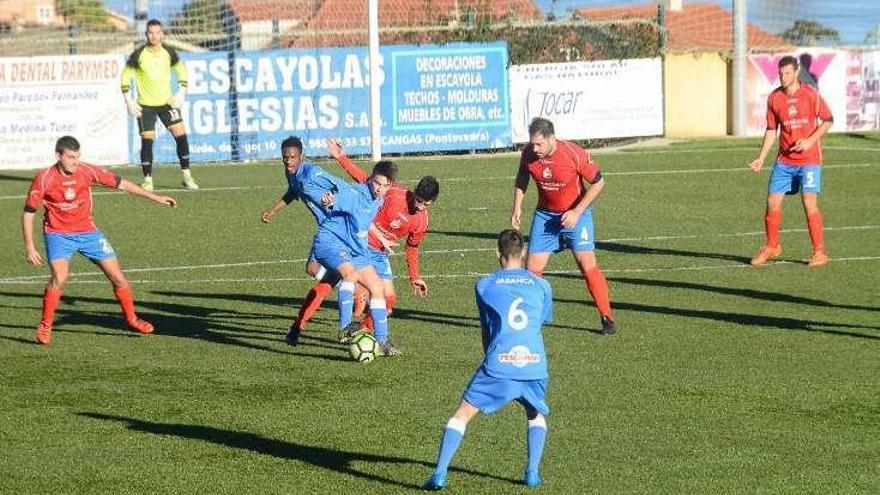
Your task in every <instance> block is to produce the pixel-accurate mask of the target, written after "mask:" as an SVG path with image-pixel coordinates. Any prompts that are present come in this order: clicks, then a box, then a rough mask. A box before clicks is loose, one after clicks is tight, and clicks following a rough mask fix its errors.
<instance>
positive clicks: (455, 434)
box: [434, 418, 467, 476]
mask: <svg viewBox="0 0 880 495" xmlns="http://www.w3.org/2000/svg"><path fill="white" fill-rule="evenodd" d="M466 426H467V425H466V424H465V422H464V421H462V420H460V419H456V418H449V422H448V423H446V429H444V430H443V439H442V440H440V452H439V453H438V454H437V467H436V468H435V469H434V474H439V475H441V476H446V471H447V470H448V469H449V463H450V462H452V456H454V455H455V451H456V450H458V446H459V445H461V439H462V438H464V430H465V427H466Z"/></svg>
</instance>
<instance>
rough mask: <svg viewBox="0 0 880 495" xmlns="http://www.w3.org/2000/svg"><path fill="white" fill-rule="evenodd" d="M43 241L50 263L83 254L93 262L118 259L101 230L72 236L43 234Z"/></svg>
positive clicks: (55, 233)
mask: <svg viewBox="0 0 880 495" xmlns="http://www.w3.org/2000/svg"><path fill="white" fill-rule="evenodd" d="M43 240H44V241H45V244H46V257H47V258H49V262H50V263H51V262H53V261H55V260H60V259H64V260H70V258H72V257H73V255H74V254H76V253H82V255H83V256H85V257H86V258H88V259H90V260H92V261H103V260H107V259H110V258H115V257H116V251H114V250H113V246H111V245H110V243H109V242H108V241H107V239H106V238H105V237H104V233H103V232H101V231H100V230H95V231H93V232H78V233H72V234H62V233H59V232H46V233H45V234H43Z"/></svg>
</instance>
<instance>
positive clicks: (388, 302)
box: [385, 294, 397, 316]
mask: <svg viewBox="0 0 880 495" xmlns="http://www.w3.org/2000/svg"><path fill="white" fill-rule="evenodd" d="M396 302H397V294H394V295H390V296H385V309H387V310H388V316H391V312H392V311H391V310H393V309H394V303H396Z"/></svg>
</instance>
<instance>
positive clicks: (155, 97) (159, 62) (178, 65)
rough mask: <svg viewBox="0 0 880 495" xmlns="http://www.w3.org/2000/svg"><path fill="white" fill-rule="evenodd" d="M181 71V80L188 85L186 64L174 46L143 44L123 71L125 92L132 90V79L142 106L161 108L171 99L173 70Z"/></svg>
mask: <svg viewBox="0 0 880 495" xmlns="http://www.w3.org/2000/svg"><path fill="white" fill-rule="evenodd" d="M172 70H174V72H175V73H176V74H177V83H178V84H179V85H180V87H182V88H185V87H186V65H185V64H184V63H183V60H181V59H180V55H178V54H177V51H176V50H174V49H173V48H171V47H169V46H166V45H165V44H161V45H159V46H156V47H153V46H149V45H146V44H145V45H143V46H141V47H139V48H137V49H135V51H133V52H131V55H129V57H128V61H126V62H125V68H124V69H123V70H122V92H123V93H125V92H127V91H129V90H130V89H131V80H132V79H134V80H135V86H137V102H138V103H139V104H140V105H146V106H150V107H159V106H162V105H167V104H168V102H169V101H171V96H172V94H171V71H172Z"/></svg>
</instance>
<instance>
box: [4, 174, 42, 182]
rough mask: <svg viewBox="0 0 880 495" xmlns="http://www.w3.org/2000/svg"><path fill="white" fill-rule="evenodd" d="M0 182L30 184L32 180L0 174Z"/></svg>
mask: <svg viewBox="0 0 880 495" xmlns="http://www.w3.org/2000/svg"><path fill="white" fill-rule="evenodd" d="M0 180H14V181H17V182H31V181H33V180H34V178H33V177H25V176H19V175H9V174H0Z"/></svg>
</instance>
